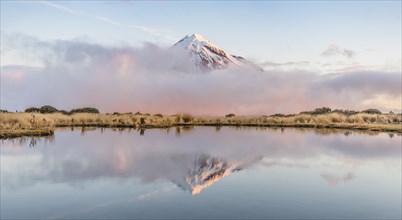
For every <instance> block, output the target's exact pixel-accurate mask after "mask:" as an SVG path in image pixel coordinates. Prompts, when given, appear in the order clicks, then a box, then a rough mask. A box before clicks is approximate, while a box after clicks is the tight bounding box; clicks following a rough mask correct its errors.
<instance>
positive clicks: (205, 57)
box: [173, 34, 263, 72]
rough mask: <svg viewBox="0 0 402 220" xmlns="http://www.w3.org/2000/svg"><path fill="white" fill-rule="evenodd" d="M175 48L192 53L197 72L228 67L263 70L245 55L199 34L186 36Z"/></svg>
mask: <svg viewBox="0 0 402 220" xmlns="http://www.w3.org/2000/svg"><path fill="white" fill-rule="evenodd" d="M173 48H182V49H184V50H186V51H188V52H189V53H190V57H191V61H192V63H193V64H194V70H195V71H196V72H208V71H212V70H219V69H225V68H228V67H231V68H237V69H246V68H252V69H254V70H258V71H263V70H262V69H261V68H260V67H258V66H257V65H255V64H253V63H252V62H250V61H248V60H246V59H244V58H243V57H241V56H235V55H232V54H229V53H227V52H225V51H224V50H222V49H221V48H220V47H218V46H217V45H215V44H214V43H212V42H211V41H209V40H207V39H205V38H204V37H203V36H201V35H199V34H192V35H187V36H185V37H184V38H182V39H181V40H179V41H178V42H177V43H175V44H174V45H173Z"/></svg>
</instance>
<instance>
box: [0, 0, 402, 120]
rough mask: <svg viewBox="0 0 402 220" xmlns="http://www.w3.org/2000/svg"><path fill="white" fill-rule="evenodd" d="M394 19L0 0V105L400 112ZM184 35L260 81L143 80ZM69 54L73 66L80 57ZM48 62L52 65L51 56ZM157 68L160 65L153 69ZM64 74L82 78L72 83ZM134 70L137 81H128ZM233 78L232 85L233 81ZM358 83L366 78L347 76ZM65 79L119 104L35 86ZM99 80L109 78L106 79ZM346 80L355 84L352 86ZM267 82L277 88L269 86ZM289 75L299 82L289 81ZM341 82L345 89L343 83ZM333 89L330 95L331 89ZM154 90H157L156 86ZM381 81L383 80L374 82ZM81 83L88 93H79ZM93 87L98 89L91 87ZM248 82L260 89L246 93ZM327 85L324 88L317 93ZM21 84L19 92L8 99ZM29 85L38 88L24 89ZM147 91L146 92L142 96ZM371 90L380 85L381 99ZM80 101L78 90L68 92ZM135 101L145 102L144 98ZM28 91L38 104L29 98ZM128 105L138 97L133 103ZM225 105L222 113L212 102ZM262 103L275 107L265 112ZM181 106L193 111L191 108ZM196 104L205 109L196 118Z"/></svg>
mask: <svg viewBox="0 0 402 220" xmlns="http://www.w3.org/2000/svg"><path fill="white" fill-rule="evenodd" d="M401 14H402V13H401V1H264V2H253V1H251V2H250V1H233V2H227V1H217V2H213V1H183V2H181V1H1V40H2V41H1V42H2V43H1V67H2V70H1V73H2V75H1V79H2V82H1V83H2V90H1V92H2V94H1V97H2V102H1V107H2V108H8V109H19V110H23V109H24V108H26V107H29V106H30V105H40V104H44V103H48V104H52V103H53V104H55V105H59V107H60V108H72V107H76V106H79V105H82V104H85V103H88V104H96V105H99V108H101V109H103V111H135V110H137V109H138V110H142V111H150V112H155V111H161V112H164V111H166V112H168V113H175V111H191V112H196V113H199V114H222V113H224V112H227V111H236V112H240V113H243V114H262V113H267V114H268V113H274V112H275V111H283V112H294V111H298V110H306V108H314V106H315V107H318V106H316V105H330V106H331V107H334V108H338V107H339V108H354V109H361V108H366V107H376V108H380V109H382V110H383V111H389V110H394V111H395V110H396V111H398V110H400V109H401V108H402V107H401V104H400V103H401V99H400V97H401V95H400V93H401V91H400V90H401V88H400V86H398V85H397V84H396V83H398V82H400V78H401V76H400V75H401V62H402V58H401V26H402V24H401ZM192 33H198V34H200V35H202V36H204V37H205V38H207V39H209V40H211V41H212V42H214V43H215V44H216V45H218V46H220V47H221V48H222V49H224V50H225V51H228V52H230V53H233V54H236V55H241V56H243V57H245V58H247V59H248V60H251V61H252V62H254V63H256V64H257V65H260V66H261V67H262V68H264V69H265V76H262V78H264V79H263V80H261V79H259V78H258V79H257V78H255V77H254V76H252V77H246V79H243V77H244V76H243V75H242V74H241V73H233V74H231V73H228V71H226V72H227V73H224V74H221V75H224V76H225V77H226V75H227V78H220V79H215V77H216V76H210V75H211V74H209V75H208V76H204V77H203V78H201V79H189V78H191V77H188V76H185V77H182V76H177V74H172V75H174V76H170V75H169V76H166V74H164V75H162V76H159V75H158V76H155V75H152V78H149V79H148V77H150V75H151V74H148V73H147V74H145V72H149V70H150V69H153V68H155V67H154V65H150V64H149V63H150V62H151V61H152V57H153V56H162V55H166V54H163V49H165V48H168V47H169V46H170V45H172V44H174V43H175V42H177V41H178V40H180V39H181V38H182V37H184V36H186V35H187V34H192ZM74 48H78V50H81V51H86V52H85V54H86V56H89V60H90V61H88V62H89V63H87V64H85V65H86V66H85V67H83V66H82V65H76V64H77V63H75V64H74V65H72V64H73V62H72V60H71V59H70V60H66V57H68V56H66V53H67V52H69V51H71V50H74ZM88 50H91V51H88ZM93 51H98V52H99V51H101V52H102V53H104V54H105V57H107V56H110V57H109V58H112V59H116V60H119V61H116V63H115V66H113V65H112V66H110V65H109V66H108V67H101V66H102V65H105V62H107V60H105V59H104V58H102V57H99V56H97V57H95V55H97V54H96V53H93ZM139 52H141V53H146V54H147V56H148V58H149V59H148V60H147V59H143V58H144V56H141V54H139ZM155 53H156V54H155ZM69 54H74V56H76V58H77V57H79V56H80V55H79V54H76V53H69ZM122 54H123V55H122ZM55 57H56V58H57V60H55V59H53V58H55ZM171 58H172V57H171ZM77 59H78V58H77ZM124 59H126V60H125V61H124ZM127 59H128V60H127ZM135 59H137V60H135ZM172 59H173V58H172ZM175 59H177V57H175ZM139 60H140V61H141V62H142V63H139V62H140V61H139ZM162 60H163V61H162ZM75 61H77V60H75ZM168 61H169V59H168V58H161V59H160V60H159V61H158V62H159V63H168ZM77 62H78V61H77ZM96 62H100V63H96ZM66 64H69V66H68V65H66ZM81 64H82V63H81ZM134 64H135V65H134ZM166 65H167V64H166ZM138 66H140V67H141V71H140V70H139V69H138V68H137V67H138ZM162 66H163V65H162ZM55 68H56V69H57V70H58V71H59V73H58V75H56V74H54V73H53V74H52V77H49V76H48V75H47V74H50V73H49V71H54V69H55ZM107 68H111V69H110V71H109V72H113V71H115V72H121V73H122V74H120V75H119V74H117V76H113V77H112V76H110V75H107V74H108V73H101V72H102V70H104V69H107ZM154 70H155V69H154ZM165 70H166V69H163V71H162V70H161V69H158V71H160V72H164V71H165ZM71 72H76V73H82V74H81V75H78V74H75V76H70V75H72V74H71ZM123 72H125V73H123ZM133 72H135V73H136V74H137V75H136V76H132V75H133V74H134V73H133ZM165 72H166V71H165ZM167 72H169V71H167ZM33 74H34V75H33ZM125 74H127V75H130V74H131V76H124V77H126V78H124V79H123V78H122V77H121V75H125ZM140 75H141V76H140ZM237 75H239V77H237V78H236V77H234V76H237ZM251 75H253V74H251ZM356 75H358V76H360V79H361V81H362V82H359V80H356V79H355V78H356V77H355V76H356ZM45 76H46V77H45ZM66 77H67V78H68V79H69V80H70V81H66V82H69V83H73V82H78V83H80V85H79V86H81V87H79V86H78V87H75V89H77V90H79V91H81V90H85V89H88V88H90V90H93V91H96V92H95V94H96V93H97V92H99V93H108V94H109V93H110V94H112V95H111V96H113V95H115V96H122V98H121V99H117V100H119V103H116V98H114V99H113V98H110V100H109V99H107V100H97V99H96V98H94V97H92V96H88V97H87V99H88V100H83V99H82V100H81V101H74V100H73V98H67V100H64V101H60V100H58V99H56V98H55V97H50V96H49V97H47V96H48V95H47V94H48V93H46V91H45V89H44V88H45V87H46V86H45V85H42V87H43V89H42V88H38V87H34V86H33V85H39V84H41V83H42V82H44V81H45V82H47V83H48V84H52V85H54V86H53V87H54V88H53V89H55V91H58V92H60V94H64V95H68V93H69V92H68V91H69V88H68V87H67V85H69V86H72V85H73V84H62V85H59V84H60V79H65V78H66ZM87 77H88V79H86V78H87ZM107 77H111V78H113V80H109V81H107V80H105V79H103V78H107ZM259 77H260V76H259ZM89 78H91V79H92V82H91V83H90V81H89V80H90V79H89ZM139 78H140V79H139ZM183 78H184V79H183ZM335 78H336V79H335ZM351 78H353V79H354V80H355V81H350V79H351ZM363 78H364V79H363ZM50 79H53V80H54V81H49V80H50ZM273 79H276V80H278V81H280V83H281V84H283V85H285V86H283V87H281V86H280V85H278V84H276V85H273V84H272V81H273ZM295 79H297V80H298V81H297V82H294V80H295ZM346 79H348V80H349V81H342V80H346ZM65 80H66V79H65ZM86 80H88V81H86ZM119 80H121V83H120V81H119ZM128 80H134V81H132V85H136V86H137V87H146V88H143V89H142V90H141V89H137V90H135V91H134V90H133V89H132V88H128V87H129V85H127V88H125V87H124V86H123V85H124V84H126V83H128V82H130V81H128ZM336 80H337V81H336ZM370 80H376V81H370ZM398 80H399V81H398ZM111 81H116V82H114V83H115V85H116V86H118V87H120V88H119V89H121V90H122V91H120V92H119V93H117V94H114V92H113V90H112V89H113V88H110V86H109V85H106V83H110V82H111ZM177 81H182V83H178V82H177ZM195 81H202V82H203V83H205V85H204V84H202V83H201V84H202V85H203V86H204V87H200V88H198V87H197V86H195V88H194V87H192V86H190V88H188V86H187V85H185V84H184V82H185V83H187V84H188V83H195V84H197V82H195ZM257 81H259V82H257ZM335 81H336V83H337V84H336V86H337V89H334V88H333V87H334V85H335ZM366 81H367V82H366ZM151 82H152V83H151ZM155 82H156V83H159V87H155V85H154V84H153V83H155ZM217 82H221V83H224V82H230V83H231V84H233V85H237V86H238V87H239V88H242V89H243V92H244V90H247V91H252V92H247V93H246V94H238V96H239V97H238V98H236V100H233V101H232V102H228V103H226V101H227V100H230V99H231V98H230V97H228V96H230V95H229V94H231V93H234V94H237V93H239V92H238V91H239V89H236V88H231V87H228V88H226V87H224V88H223V87H222V85H215V84H218V83H217ZM241 82H249V83H248V84H247V85H246V84H241ZM363 82H364V83H363ZM380 82H382V83H390V84H388V85H383V84H381V85H380V84H379V83H380ZM85 83H88V84H91V86H89V85H88V86H84V85H83V84H85ZM147 83H148V84H147ZM81 84H82V85H81ZM94 84H96V87H92V86H93V85H94ZM128 84H129V83H128ZM253 84H256V86H257V88H249V87H251V86H252V85H253ZM56 85H57V86H56ZM63 85H64V86H63ZM323 85H327V86H326V87H325V88H322V87H323ZM328 85H331V86H332V87H331V86H328ZM351 85H353V86H351ZM211 86H212V88H211ZM214 86H215V87H216V88H215V87H214ZM292 86H293V87H292ZM295 86H297V87H300V88H294V87H295ZM17 87H18V88H20V89H21V90H20V91H16V89H15V88H17ZM30 87H32V90H33V91H35V92H32V90H31V91H29V92H26V91H22V90H24V89H23V88H26V89H25V90H27V89H28V88H30ZM106 87H107V88H106ZM151 87H152V88H153V91H149V90H150V88H151ZM205 87H208V88H209V90H210V91H214V92H215V93H218V97H219V98H216V97H215V98H213V99H216V100H215V101H216V102H214V101H213V100H210V99H209V97H210V96H214V95H213V94H209V93H207V92H206V94H203V93H202V91H203V89H205ZM265 87H271V88H272V89H273V88H275V90H276V92H275V94H278V95H277V96H274V95H273V94H272V91H267V89H266V88H265ZM317 87H319V88H320V89H321V90H322V91H326V90H329V91H327V92H328V93H327V94H328V95H329V96H330V97H332V98H333V100H332V102H331V101H328V97H324V96H322V97H315V98H314V99H313V98H311V97H312V96H313V95H314V96H316V94H315V93H314V94H313V95H312V94H310V93H313V92H312V91H315V90H314V89H316V88H317ZM368 87H370V88H368ZM383 87H388V88H393V90H392V91H388V90H389V89H387V88H384V91H383V90H382V88H383ZM161 88H164V89H161ZM284 88H286V91H285V89H284ZM377 88H380V89H378V91H377ZM215 90H216V91H215ZM222 90H224V91H223V92H222ZM385 90H386V91H385ZM166 91H171V92H172V94H176V95H172V94H171V93H166ZM183 91H185V92H187V95H188V98H183V97H181V96H179V95H177V94H181V92H183ZM301 91H304V92H302V94H304V95H309V96H310V99H309V98H305V97H304V98H302V99H300V98H299V97H297V96H296V98H295V100H294V98H293V97H292V94H295V93H299V94H300V92H301ZM322 91H317V92H318V93H322ZM362 91H364V92H362ZM81 93H85V92H84V91H83V92H77V94H75V93H74V95H78V94H81ZM133 93H136V94H133ZM137 93H140V94H142V95H141V98H139V97H137V96H139V95H138V94H137ZM215 93H214V94H215ZM268 93H269V94H268ZM361 93H369V94H370V95H367V94H361ZM95 94H94V96H95ZM122 94H123V95H122ZM144 94H149V95H144ZM166 94H169V96H167V95H166ZM261 94H266V95H265V96H264V95H261ZM351 94H353V97H351V96H352V95H351ZM356 94H359V95H356ZM28 95H32V96H33V97H34V98H28V97H27V96H28ZM164 95H166V96H167V97H165V96H164ZM159 96H160V97H164V99H168V101H166V103H165V104H166V105H167V103H174V104H175V106H176V108H173V107H171V106H170V107H166V106H158V105H157V104H155V102H159V103H161V102H162V101H163V100H162V101H161V100H159V99H158V98H157V97H159ZM243 96H245V97H243ZM130 97H137V100H140V101H137V102H136V101H132V100H131V99H130ZM172 97H173V98H172ZM262 97H265V98H262ZM180 99H183V102H181V101H180ZM248 99H250V100H248ZM93 100H95V101H94V102H92V103H91V101H93ZM147 100H148V101H147ZM151 100H152V101H151ZM300 100H302V101H300ZM326 100H327V101H326ZM34 101H36V102H34ZM170 101H171V102H170ZM140 102H141V103H140ZM151 102H152V103H151ZM222 102H223V103H224V104H222V106H221V105H220V104H219V103H222ZM270 102H271V103H272V104H275V105H276V106H277V107H272V105H269V103H270ZM299 102H300V103H299ZM35 103H37V104H35ZM123 103H125V104H123ZM127 103H128V104H127ZM130 103H131V104H130ZM186 103H191V104H190V106H187V104H186ZM193 104H195V105H193ZM112 106H114V107H112ZM191 106H196V107H194V108H192V107H191ZM201 106H203V108H202V110H199V109H200V107H201ZM195 108H196V109H195ZM290 108H292V109H290ZM197 109H198V110H199V111H197Z"/></svg>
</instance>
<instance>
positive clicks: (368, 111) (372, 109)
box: [362, 108, 382, 114]
mask: <svg viewBox="0 0 402 220" xmlns="http://www.w3.org/2000/svg"><path fill="white" fill-rule="evenodd" d="M362 112H363V113H367V114H382V112H381V111H380V110H378V109H374V108H369V109H366V110H364V111H362Z"/></svg>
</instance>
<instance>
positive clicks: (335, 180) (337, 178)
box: [320, 172, 356, 186]
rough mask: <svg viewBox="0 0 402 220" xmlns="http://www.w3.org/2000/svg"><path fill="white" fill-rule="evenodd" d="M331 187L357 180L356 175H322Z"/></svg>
mask: <svg viewBox="0 0 402 220" xmlns="http://www.w3.org/2000/svg"><path fill="white" fill-rule="evenodd" d="M320 176H321V177H322V178H323V179H324V180H325V181H326V182H327V183H328V185H330V186H337V185H338V184H340V183H342V182H343V183H346V182H349V181H352V180H354V179H355V177H356V176H355V174H354V173H352V172H348V173H345V174H343V175H335V174H329V173H322V174H321V175H320Z"/></svg>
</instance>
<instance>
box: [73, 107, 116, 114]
mask: <svg viewBox="0 0 402 220" xmlns="http://www.w3.org/2000/svg"><path fill="white" fill-rule="evenodd" d="M74 113H93V114H99V110H98V109H96V108H92V107H85V108H77V109H73V110H71V111H70V114H74ZM113 114H114V113H113Z"/></svg>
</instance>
